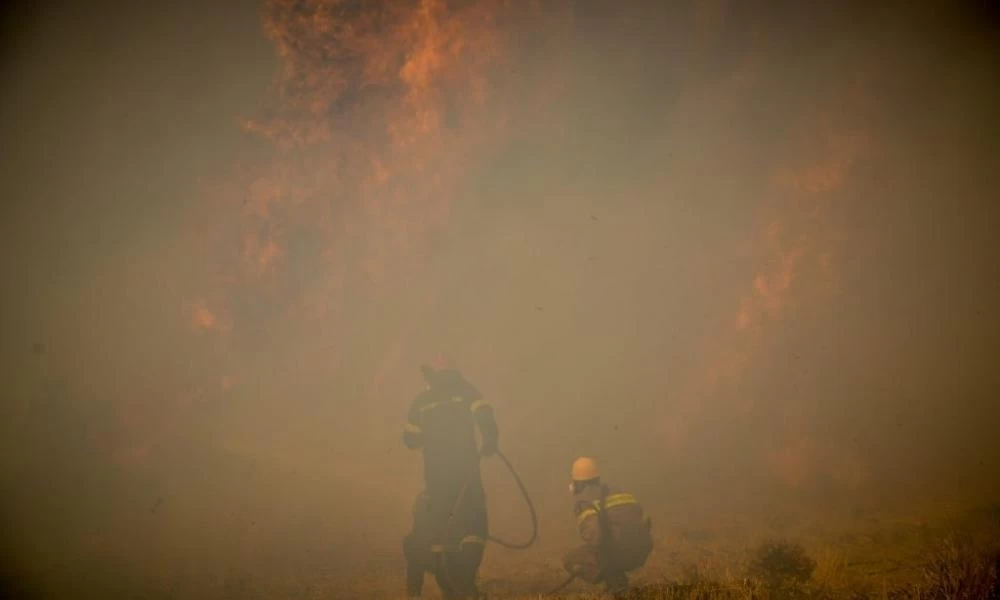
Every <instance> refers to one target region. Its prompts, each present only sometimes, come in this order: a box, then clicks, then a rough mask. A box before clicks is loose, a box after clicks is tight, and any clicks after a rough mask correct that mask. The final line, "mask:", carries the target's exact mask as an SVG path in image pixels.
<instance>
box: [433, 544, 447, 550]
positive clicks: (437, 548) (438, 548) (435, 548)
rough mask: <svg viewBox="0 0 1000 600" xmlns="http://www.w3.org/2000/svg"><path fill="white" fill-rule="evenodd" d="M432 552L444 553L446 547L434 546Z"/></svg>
mask: <svg viewBox="0 0 1000 600" xmlns="http://www.w3.org/2000/svg"><path fill="white" fill-rule="evenodd" d="M431 552H444V546H443V545H442V544H434V545H433V546H431Z"/></svg>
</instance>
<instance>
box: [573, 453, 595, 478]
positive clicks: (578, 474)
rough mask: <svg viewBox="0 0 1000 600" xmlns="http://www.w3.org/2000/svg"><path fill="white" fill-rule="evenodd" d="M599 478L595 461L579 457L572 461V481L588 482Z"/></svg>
mask: <svg viewBox="0 0 1000 600" xmlns="http://www.w3.org/2000/svg"><path fill="white" fill-rule="evenodd" d="M600 476H601V472H600V470H599V469H598V468H597V461H596V460H594V459H593V458H590V457H587V456H581V457H580V458H578V459H576V460H575V461H573V481H589V480H591V479H597V478H598V477H600Z"/></svg>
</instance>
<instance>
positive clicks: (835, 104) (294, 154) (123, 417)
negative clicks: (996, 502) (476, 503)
mask: <svg viewBox="0 0 1000 600" xmlns="http://www.w3.org/2000/svg"><path fill="white" fill-rule="evenodd" d="M654 4H656V3H631V4H629V3H617V2H616V3H600V2H585V3H584V2H565V1H551V2H546V1H541V2H502V1H500V0H496V1H493V0H481V1H471V0H470V1H463V2H446V1H444V0H439V1H432V0H422V1H416V0H412V1H410V0H408V1H401V2H365V1H353V2H342V1H334V0H326V1H322V0H312V1H305V2H287V1H277V0H274V1H270V2H267V3H265V4H263V5H261V6H259V7H253V6H250V5H247V4H246V3H240V2H232V3H217V4H216V5H214V8H211V9H208V8H205V7H204V6H201V5H200V4H196V3H191V5H186V4H184V3H173V4H172V6H171V7H170V8H169V9H165V10H163V11H162V12H160V13H154V12H153V10H154V9H153V8H152V7H149V6H145V7H143V8H142V10H139V9H137V8H135V7H130V6H125V5H123V6H121V7H119V9H118V10H117V11H114V12H104V10H103V9H102V10H101V11H98V10H97V9H96V8H93V7H91V8H89V9H87V10H82V9H71V8H65V7H64V8H59V9H55V8H53V9H48V10H40V11H38V12H37V13H36V14H34V15H33V18H32V19H31V20H30V21H29V20H25V21H23V26H22V25H19V26H18V27H16V28H14V27H12V28H10V29H11V30H12V31H15V30H16V31H17V32H19V34H18V35H17V36H13V37H11V38H9V39H11V40H13V41H11V42H9V43H8V45H7V46H5V50H4V52H5V54H4V56H3V59H4V62H3V71H2V73H3V76H4V78H5V84H6V85H5V86H4V91H3V92H2V94H0V99H2V102H3V104H2V113H0V116H2V123H0V125H2V130H3V135H4V139H5V141H6V143H5V144H4V148H3V161H2V164H3V166H2V169H3V172H2V173H0V179H2V181H3V183H2V186H3V188H2V189H3V192H4V194H3V195H4V198H5V199H7V200H9V205H10V208H9V212H8V216H7V217H5V226H6V227H5V233H4V236H3V240H4V251H3V253H2V257H3V258H2V260H3V268H4V276H5V283H6V284H7V285H6V286H5V289H6V290H8V293H7V294H5V306H4V312H3V322H4V331H5V337H4V346H3V348H4V356H5V360H4V381H5V384H6V389H7V391H8V393H9V398H10V401H8V402H5V404H4V411H5V412H4V415H3V416H4V419H3V422H4V424H5V427H4V434H3V448H4V453H3V456H4V458H3V462H2V468H3V471H2V476H3V481H4V483H5V484H6V485H5V489H7V490H9V493H6V494H5V497H4V500H3V503H4V504H3V525H4V528H3V531H2V533H3V541H4V549H5V556H4V563H5V565H8V566H9V569H8V572H9V573H10V576H11V581H13V582H15V583H18V584H23V585H24V586H26V587H28V588H31V589H41V590H43V591H44V590H48V591H51V592H52V593H53V594H58V593H60V592H64V591H65V590H66V589H72V586H73V585H75V584H77V583H78V582H80V581H86V582H88V585H92V586H95V587H94V589H99V587H100V586H104V587H101V588H100V589H104V590H105V591H108V590H112V591H113V590H114V589H118V590H127V589H147V590H148V589H160V590H174V591H175V592H177V593H179V594H181V595H183V596H184V597H215V596H213V594H217V593H222V592H219V590H220V589H222V588H225V587H226V586H229V588H226V589H229V590H230V592H232V593H237V594H239V593H243V594H250V593H251V592H249V591H247V590H248V589H253V590H261V589H263V588H266V586H268V585H273V586H275V588H274V589H285V588H281V586H286V585H291V583H289V582H299V583H301V585H305V586H319V587H322V586H323V585H325V584H324V583H322V582H323V581H326V582H327V583H329V582H330V581H342V580H341V579H339V578H340V577H342V575H343V573H342V571H341V570H344V571H345V572H346V570H349V569H353V568H361V567H363V568H364V569H367V571H364V569H362V571H363V572H370V571H372V570H373V569H379V568H386V569H391V568H393V567H394V566H395V565H397V563H398V557H397V554H398V548H399V538H400V536H401V535H402V533H403V532H404V531H405V529H406V527H408V519H409V513H408V511H409V507H410V503H411V501H412V498H413V496H414V494H415V493H416V492H417V491H418V489H419V486H420V473H419V461H418V459H417V458H418V457H417V455H416V454H414V453H407V452H406V450H405V449H404V448H403V447H402V445H401V443H400V439H399V436H400V433H401V427H402V424H403V420H404V417H405V411H406V408H407V403H408V402H409V400H410V399H411V397H412V396H413V394H415V393H416V392H417V391H418V390H419V388H420V385H421V379H420V373H419V370H418V369H417V366H418V365H419V364H420V363H421V362H422V361H426V360H428V359H429V358H430V357H431V356H432V355H433V354H435V353H438V352H445V353H447V354H449V355H451V356H452V357H454V359H455V360H456V362H457V363H458V366H459V367H460V368H461V369H462V370H463V372H464V373H465V374H466V375H467V376H468V377H469V378H470V379H471V380H472V381H474V382H475V383H476V385H477V386H478V387H479V388H480V389H481V390H483V391H484V392H485V394H486V395H487V396H488V397H489V398H490V400H491V401H492V402H493V403H494V405H495V406H496V409H497V415H498V419H499V423H500V427H501V445H502V447H503V448H504V450H505V452H506V453H507V455H508V456H509V457H510V458H511V459H513V460H514V461H515V462H516V463H517V466H518V468H519V469H520V470H521V471H522V475H523V477H524V479H525V481H526V482H527V483H528V486H529V488H530V489H531V490H532V492H533V494H534V495H535V500H536V502H537V504H538V505H539V509H540V513H541V516H542V526H543V535H542V542H541V544H540V547H539V548H538V551H537V552H535V553H534V554H531V555H530V559H531V560H537V561H548V560H551V559H552V556H555V554H554V553H555V552H557V551H558V550H559V549H560V548H561V547H562V546H563V545H564V544H566V543H569V542H570V541H571V540H572V535H573V531H572V524H571V523H567V518H568V516H567V511H568V507H567V506H566V498H565V485H564V484H563V483H562V482H563V480H564V478H565V471H566V469H567V468H568V464H569V461H570V460H572V458H573V457H574V456H576V455H578V454H584V453H585V454H592V455H596V456H598V457H600V458H601V459H602V462H603V463H604V465H605V468H606V471H607V472H608V474H609V477H611V478H612V479H614V480H616V481H620V482H621V483H622V484H623V485H626V486H629V487H631V488H633V489H634V490H635V491H636V493H638V494H640V495H641V497H643V498H644V499H646V502H647V504H649V506H650V509H651V511H652V512H653V513H654V515H656V519H657V523H663V528H664V531H665V532H666V531H669V530H670V528H671V527H674V526H677V525H678V524H679V523H680V522H681V521H683V520H684V519H688V518H692V519H694V518H703V519H709V520H712V519H715V520H719V519H722V518H723V517H722V515H726V517H725V518H731V517H732V516H733V515H736V516H737V518H743V519H746V520H754V519H758V518H760V517H761V516H762V515H771V514H774V513H775V512H777V513H779V514H785V515H791V514H800V513H807V514H810V515H819V516H818V517H817V518H820V519H823V518H826V516H828V515H834V514H840V513H843V512H848V511H852V510H856V509H858V507H864V508H865V509H884V508H886V507H889V506H900V505H902V506H908V505H914V504H915V503H918V502H924V501H926V502H932V501H935V502H936V501H947V502H953V503H961V502H975V501H979V500H983V499H987V498H991V497H995V494H996V493H997V491H998V487H997V485H998V483H1000V481H997V479H996V476H995V473H998V472H1000V463H998V452H997V450H998V448H997V442H996V439H995V435H994V432H995V430H996V427H997V425H998V424H1000V413H998V412H997V409H996V406H995V399H996V397H997V392H998V391H1000V380H998V375H997V374H996V370H995V369H994V368H993V366H994V365H993V363H994V361H995V359H994V358H993V357H995V356H996V355H997V354H998V350H1000V330H998V325H997V323H998V319H997V318H996V316H995V314H994V310H993V307H994V306H996V305H997V304H998V300H1000V289H998V283H997V282H998V278H997V277H996V269H995V261H994V259H993V258H992V256H993V254H994V253H995V243H994V241H993V238H994V237H995V235H994V231H995V230H996V226H997V225H998V224H1000V215H998V211H997V208H996V203H995V202H994V201H993V197H994V196H995V195H996V192H995V190H996V189H998V183H1000V181H998V177H1000V175H998V170H997V169H996V160H995V156H997V148H996V140H997V139H998V137H997V134H1000V131H998V121H997V118H996V116H995V110H994V107H995V106H997V105H998V103H1000V93H998V87H997V85H996V76H995V66H994V64H995V60H996V48H995V42H994V41H993V39H994V38H993V37H992V36H993V35H995V25H994V24H995V23H996V21H995V20H990V15H988V14H986V13H985V12H976V11H975V10H973V9H964V8H961V9H960V8H956V7H950V8H945V7H944V4H943V3H942V4H940V5H938V6H935V7H930V8H926V9H920V10H917V9H915V8H913V7H911V6H909V5H905V6H904V5H903V4H902V3H900V4H896V5H886V6H883V7H880V8H872V7H862V6H861V4H860V3H859V4H858V6H851V5H850V3H841V4H837V5H836V6H834V5H831V6H830V7H828V8H825V9H822V10H819V9H816V8H815V7H808V8H807V7H805V6H804V5H802V4H801V3H776V4H774V5H772V7H771V8H770V9H769V10H761V9H759V8H758V9H751V8H750V7H742V6H738V5H737V4H736V3H727V2H722V1H713V2H679V3H671V4H670V5H669V6H659V7H655V6H653V5H654ZM485 473H486V477H487V487H488V490H489V491H490V493H491V499H490V507H491V518H492V520H493V523H494V528H495V529H496V530H497V531H498V532H499V531H502V532H503V533H504V535H505V537H509V536H516V535H517V534H518V533H524V527H525V520H526V514H525V511H524V509H523V508H521V505H520V504H519V502H520V500H519V498H518V496H517V493H516V490H515V488H514V487H513V485H512V484H511V482H510V481H509V479H508V478H507V475H506V474H505V473H504V472H503V471H502V469H501V467H500V466H499V464H493V463H490V464H488V465H487V467H486V469H485ZM788 518H789V519H790V518H791V517H788ZM831 518H832V517H831ZM508 532H509V535H508ZM349 539H354V540H355V542H354V543H351V544H349V543H348V540H349ZM490 552H491V553H493V554H491V559H490V560H496V561H500V562H503V561H505V560H514V559H513V558H510V557H508V556H506V555H503V554H499V551H497V552H494V551H493V550H492V549H491V550H490ZM494 554H495V556H494ZM389 572H391V571H389ZM247 578H249V579H247ZM324 578H326V579H324ZM241 581H242V582H244V583H242V584H241V583H239V582H241ZM112 582H113V583H112ZM248 582H249V583H248ZM238 585H245V586H249V587H248V588H239V589H236V590H235V591H234V590H233V589H230V588H232V586H238ZM114 586H118V587H117V588H114ZM240 590H242V592H241V591H240ZM108 593H110V592H108ZM254 593H256V592H254ZM276 593H277V592H276ZM346 593H347V592H345V594H346Z"/></svg>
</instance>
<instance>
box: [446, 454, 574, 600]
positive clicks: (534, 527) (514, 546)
mask: <svg viewBox="0 0 1000 600" xmlns="http://www.w3.org/2000/svg"><path fill="white" fill-rule="evenodd" d="M496 456H497V458H499V459H500V460H501V461H503V464H504V466H506V467H507V471H509V472H510V475H511V477H513V478H514V482H515V483H516V484H517V488H518V489H519V490H520V491H521V496H522V497H523V498H524V502H525V504H527V505H528V513H529V514H530V515H531V537H530V538H528V541H526V542H522V543H516V542H509V541H507V540H504V539H502V538H498V537H496V536H494V535H489V536H487V538H486V539H487V540H488V541H491V542H493V543H494V544H498V545H500V546H503V547H504V548H509V549H511V550H526V549H527V548H530V547H531V546H532V545H534V543H535V541H536V540H537V539H538V515H537V513H536V512H535V505H534V503H533V502H532V501H531V495H530V494H528V488H527V487H525V485H524V482H523V481H521V477H520V476H519V475H518V473H517V469H515V468H514V465H512V464H511V462H510V460H509V459H508V458H507V457H506V456H504V454H503V453H502V452H500V451H499V450H497V453H496ZM470 480H471V478H470ZM470 480H467V481H466V482H465V485H463V486H462V491H461V493H459V495H458V498H456V499H455V504H454V505H453V506H452V510H451V515H454V514H455V510H456V509H457V508H458V505H459V502H461V501H462V497H463V496H465V490H466V488H467V487H468V485H469V483H470ZM450 520H451V517H450V516H449V521H450ZM445 572H446V574H447V576H448V579H449V580H450V579H451V576H450V574H448V571H447V569H446V570H445ZM575 579H576V575H575V574H570V576H569V577H568V578H566V580H564V581H563V582H562V583H560V584H559V585H558V586H557V587H555V588H553V589H551V590H549V591H547V592H545V593H544V594H543V595H544V596H552V595H554V594H557V593H559V592H561V591H562V590H563V589H565V588H566V586H568V585H569V584H571V583H573V581H574V580H575Z"/></svg>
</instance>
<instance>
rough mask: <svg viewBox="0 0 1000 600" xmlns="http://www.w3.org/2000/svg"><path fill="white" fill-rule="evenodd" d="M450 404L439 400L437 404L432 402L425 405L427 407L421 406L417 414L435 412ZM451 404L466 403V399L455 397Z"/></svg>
mask: <svg viewBox="0 0 1000 600" xmlns="http://www.w3.org/2000/svg"><path fill="white" fill-rule="evenodd" d="M448 402H449V400H444V401H442V400H438V401H437V402H431V403H429V404H425V405H423V406H421V407H420V408H418V409H417V412H427V411H429V410H434V409H435V408H437V407H439V406H442V405H444V404H447V403H448ZM450 402H453V403H455V404H458V403H459V402H465V398H463V397H461V396H455V397H453V398H452V399H451V400H450Z"/></svg>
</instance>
